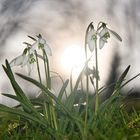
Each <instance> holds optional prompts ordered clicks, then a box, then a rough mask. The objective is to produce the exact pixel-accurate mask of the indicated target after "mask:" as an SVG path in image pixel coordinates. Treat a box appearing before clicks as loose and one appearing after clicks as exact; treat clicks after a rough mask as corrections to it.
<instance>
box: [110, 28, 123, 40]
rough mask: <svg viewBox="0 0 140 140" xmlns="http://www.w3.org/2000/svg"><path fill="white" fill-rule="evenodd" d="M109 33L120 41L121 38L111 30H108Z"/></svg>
mask: <svg viewBox="0 0 140 140" xmlns="http://www.w3.org/2000/svg"><path fill="white" fill-rule="evenodd" d="M108 30H109V32H110V33H111V34H112V35H113V36H114V37H115V38H116V39H117V40H119V41H122V38H121V37H120V36H119V35H118V34H117V33H116V32H115V31H113V30H110V29H108Z"/></svg>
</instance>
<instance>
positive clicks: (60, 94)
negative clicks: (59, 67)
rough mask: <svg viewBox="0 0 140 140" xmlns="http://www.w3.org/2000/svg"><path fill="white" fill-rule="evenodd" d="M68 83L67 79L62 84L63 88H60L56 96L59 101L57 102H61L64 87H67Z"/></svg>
mask: <svg viewBox="0 0 140 140" xmlns="http://www.w3.org/2000/svg"><path fill="white" fill-rule="evenodd" d="M68 83H69V80H68V79H67V80H66V81H65V83H64V84H63V86H62V88H61V90H60V92H59V94H58V99H59V100H62V97H63V95H64V92H65V90H66V87H67V86H68Z"/></svg>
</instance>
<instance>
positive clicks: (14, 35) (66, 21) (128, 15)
mask: <svg viewBox="0 0 140 140" xmlns="http://www.w3.org/2000/svg"><path fill="white" fill-rule="evenodd" d="M139 7H140V1H139V0H133V1H131V0H123V1H122V0H106V1H105V0H94V1H93V0H86V1H81V0H0V20H1V22H0V49H1V51H0V64H4V61H5V59H6V58H7V59H9V60H11V59H12V58H13V57H15V56H18V55H19V54H21V51H22V50H23V49H24V45H23V42H24V41H26V42H30V41H31V40H30V39H29V38H28V37H27V35H31V36H35V35H37V34H39V33H41V34H42V35H43V36H44V37H45V38H46V40H47V42H48V44H49V45H50V46H51V48H52V51H53V56H52V57H51V58H50V61H51V68H52V70H53V71H57V72H59V73H60V74H61V75H62V76H63V77H64V79H66V78H69V71H70V70H68V69H66V67H68V66H66V67H65V66H64V62H63V60H64V59H66V58H64V56H65V55H67V54H65V52H67V49H69V48H72V47H73V46H77V48H78V49H79V47H80V48H83V47H84V38H85V31H86V28H87V26H88V24H89V23H90V22H91V21H93V23H94V24H95V26H97V23H98V22H99V21H103V22H105V23H107V25H108V26H109V28H110V29H113V30H115V31H116V32H117V33H119V35H120V36H121V37H122V39H123V42H122V43H118V42H117V41H116V40H115V39H114V38H113V37H112V39H111V40H110V41H109V43H108V45H106V46H105V47H104V48H103V49H102V50H101V51H100V57H99V61H100V65H99V68H100V69H101V71H100V74H101V77H102V81H101V82H102V83H104V82H105V81H106V80H107V78H108V75H109V73H110V70H111V67H112V65H111V63H112V61H113V56H114V55H115V54H116V53H117V54H118V55H119V58H120V62H119V66H116V69H117V72H118V73H121V72H122V71H123V70H124V69H125V68H126V67H127V66H128V65H129V64H130V65H131V70H130V73H129V75H128V78H130V77H132V76H134V75H136V74H137V73H139V72H140V66H139V59H140V55H139V52H140V46H139V36H140V21H139V20H140V8H139ZM69 55H72V54H69ZM67 61H68V60H67ZM62 63H63V64H62ZM0 77H1V81H0V91H3V90H6V91H7V92H8V91H10V87H9V86H8V84H9V83H8V82H7V81H8V80H7V79H6V78H5V77H6V76H5V75H4V72H3V70H2V67H0ZM3 79H5V80H3ZM139 80H140V79H137V80H135V82H132V83H131V84H130V86H134V87H136V88H138V87H139ZM26 86H27V85H26V84H25V87H26ZM5 87H6V88H5ZM0 101H1V102H3V98H1V100H0Z"/></svg>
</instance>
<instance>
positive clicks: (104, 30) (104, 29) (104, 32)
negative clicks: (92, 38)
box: [99, 27, 108, 37]
mask: <svg viewBox="0 0 140 140" xmlns="http://www.w3.org/2000/svg"><path fill="white" fill-rule="evenodd" d="M107 32H108V29H107V27H105V28H103V29H102V30H101V32H100V33H99V36H100V37H103V36H104V35H105V34H106V33H107Z"/></svg>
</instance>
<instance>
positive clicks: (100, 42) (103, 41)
mask: <svg viewBox="0 0 140 140" xmlns="http://www.w3.org/2000/svg"><path fill="white" fill-rule="evenodd" d="M106 42H107V41H105V40H103V38H100V39H99V48H100V49H102V48H103V47H104V45H105V43H106Z"/></svg>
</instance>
